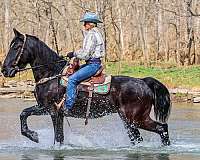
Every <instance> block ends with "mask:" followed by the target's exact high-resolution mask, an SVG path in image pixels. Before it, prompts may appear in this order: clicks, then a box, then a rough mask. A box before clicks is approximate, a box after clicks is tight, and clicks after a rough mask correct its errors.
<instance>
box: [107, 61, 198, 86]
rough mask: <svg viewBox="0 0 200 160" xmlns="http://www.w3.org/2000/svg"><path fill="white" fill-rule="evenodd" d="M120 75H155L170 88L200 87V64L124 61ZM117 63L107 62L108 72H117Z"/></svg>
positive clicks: (114, 73) (113, 73)
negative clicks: (171, 64) (138, 64)
mask: <svg viewBox="0 0 200 160" xmlns="http://www.w3.org/2000/svg"><path fill="white" fill-rule="evenodd" d="M121 66H122V67H121V72H120V75H126V76H132V77H139V78H142V77H148V76H150V77H154V78H156V79H158V80H160V81H161V82H163V83H164V84H166V85H167V86H168V87H170V88H175V87H180V88H199V89H200V66H191V67H168V68H166V67H165V68H164V67H163V68H162V67H156V66H154V67H152V66H151V67H145V66H136V65H133V64H132V65H128V64H127V63H122V65H121ZM117 67H118V64H117V63H107V65H106V72H107V73H109V74H112V75H116V74H117Z"/></svg>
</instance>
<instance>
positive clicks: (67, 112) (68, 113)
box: [61, 107, 71, 117]
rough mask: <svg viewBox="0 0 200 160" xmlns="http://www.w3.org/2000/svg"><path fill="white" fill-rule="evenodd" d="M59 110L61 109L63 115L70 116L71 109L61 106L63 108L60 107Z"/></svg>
mask: <svg viewBox="0 0 200 160" xmlns="http://www.w3.org/2000/svg"><path fill="white" fill-rule="evenodd" d="M61 110H62V112H63V115H64V116H65V117H69V116H70V114H71V110H70V109H67V108H66V107H63V108H61Z"/></svg>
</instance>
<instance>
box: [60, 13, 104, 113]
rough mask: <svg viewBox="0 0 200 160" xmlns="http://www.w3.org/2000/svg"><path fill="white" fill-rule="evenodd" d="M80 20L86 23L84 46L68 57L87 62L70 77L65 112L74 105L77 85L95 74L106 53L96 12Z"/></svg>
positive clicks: (86, 14)
mask: <svg viewBox="0 0 200 160" xmlns="http://www.w3.org/2000/svg"><path fill="white" fill-rule="evenodd" d="M80 22H83V24H84V31H83V33H84V34H83V36H84V40H83V46H82V48H81V49H80V50H78V51H74V52H69V53H68V54H67V57H69V58H73V57H77V58H78V59H81V60H85V62H86V63H85V64H83V65H82V66H81V68H80V69H79V70H78V71H77V72H75V73H74V74H72V75H71V76H70V77H69V78H68V83H67V87H66V100H65V103H64V104H65V105H64V108H63V109H64V112H68V111H69V110H71V109H72V107H73V104H74V101H75V97H76V87H77V85H78V84H79V83H80V82H82V81H84V80H86V79H88V78H90V77H92V76H93V75H95V73H96V72H97V71H98V70H99V69H100V67H101V59H100V58H102V57H103V56H104V55H105V46H104V40H103V37H102V34H101V33H100V31H99V29H98V28H97V24H98V23H102V21H100V19H99V17H98V16H97V15H96V14H95V13H92V12H86V13H85V14H84V16H83V18H82V19H81V20H80Z"/></svg>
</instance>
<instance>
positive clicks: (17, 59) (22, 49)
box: [13, 34, 27, 67]
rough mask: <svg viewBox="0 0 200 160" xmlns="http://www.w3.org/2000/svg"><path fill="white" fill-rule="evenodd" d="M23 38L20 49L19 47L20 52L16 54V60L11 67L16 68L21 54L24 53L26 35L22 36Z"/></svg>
mask: <svg viewBox="0 0 200 160" xmlns="http://www.w3.org/2000/svg"><path fill="white" fill-rule="evenodd" d="M23 36H24V42H23V44H22V47H21V49H20V51H19V52H17V56H16V57H17V58H16V60H15V61H14V62H13V66H14V67H16V66H17V64H18V62H19V60H20V58H21V56H22V54H23V52H24V47H25V44H26V40H27V36H26V34H24V35H23Z"/></svg>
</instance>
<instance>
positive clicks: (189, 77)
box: [6, 62, 200, 90]
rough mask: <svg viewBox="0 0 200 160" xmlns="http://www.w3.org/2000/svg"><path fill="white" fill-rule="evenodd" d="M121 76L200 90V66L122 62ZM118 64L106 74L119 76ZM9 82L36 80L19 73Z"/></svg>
mask: <svg viewBox="0 0 200 160" xmlns="http://www.w3.org/2000/svg"><path fill="white" fill-rule="evenodd" d="M121 66H122V67H121V72H120V75H126V76H132V77H137V78H142V77H154V78H156V79H158V80H160V81H161V82H162V83H164V84H165V85H166V86H167V87H169V88H176V87H179V88H188V89H199V90H200V66H190V67H175V66H171V67H169V66H168V67H166V66H164V67H160V66H151V67H145V66H142V65H135V64H133V63H130V64H127V62H122V65H121ZM117 68H118V63H112V62H109V63H107V64H106V73H107V74H112V75H117ZM7 80H16V81H23V80H34V78H33V74H32V71H31V70H29V71H25V72H22V73H21V74H20V75H19V73H18V74H17V75H16V77H14V78H6V81H7Z"/></svg>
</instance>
